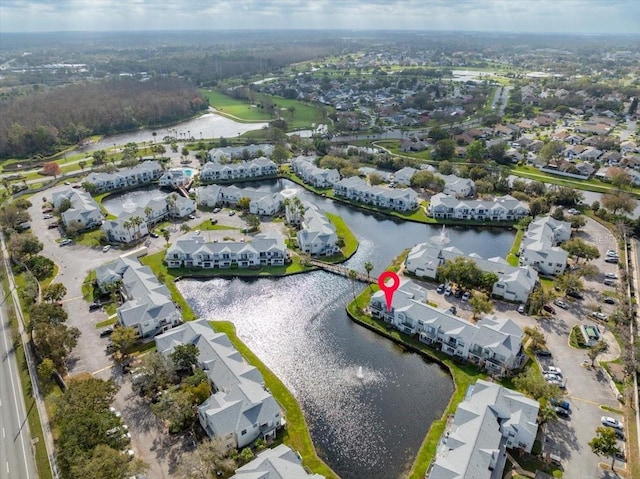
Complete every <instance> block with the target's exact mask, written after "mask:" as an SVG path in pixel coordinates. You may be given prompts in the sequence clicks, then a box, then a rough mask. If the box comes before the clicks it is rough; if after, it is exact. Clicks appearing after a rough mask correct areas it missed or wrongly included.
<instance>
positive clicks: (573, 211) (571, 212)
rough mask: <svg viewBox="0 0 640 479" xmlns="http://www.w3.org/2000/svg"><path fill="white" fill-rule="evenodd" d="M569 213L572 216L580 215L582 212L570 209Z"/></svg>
mask: <svg viewBox="0 0 640 479" xmlns="http://www.w3.org/2000/svg"><path fill="white" fill-rule="evenodd" d="M567 213H569V214H570V215H579V214H580V212H579V211H578V210H577V209H575V208H571V209H568V210H567Z"/></svg>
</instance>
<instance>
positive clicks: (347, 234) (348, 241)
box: [326, 213, 358, 262]
mask: <svg viewBox="0 0 640 479" xmlns="http://www.w3.org/2000/svg"><path fill="white" fill-rule="evenodd" d="M326 215H327V218H329V221H331V223H332V224H333V226H334V227H335V228H336V234H337V235H338V238H342V239H343V240H344V248H342V254H341V255H339V256H338V257H337V258H336V260H333V258H327V260H329V261H332V260H333V261H332V262H339V261H345V260H347V259H349V258H351V257H352V256H353V255H354V254H355V252H356V251H357V250H358V240H357V239H356V237H355V236H354V235H353V233H352V232H351V230H350V229H349V226H347V223H346V222H345V221H344V220H343V219H342V218H341V217H340V216H338V215H334V214H331V213H326Z"/></svg>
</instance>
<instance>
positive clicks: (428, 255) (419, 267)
mask: <svg viewBox="0 0 640 479" xmlns="http://www.w3.org/2000/svg"><path fill="white" fill-rule="evenodd" d="M458 257H465V258H469V259H471V260H473V261H474V263H475V264H476V266H477V267H478V268H480V269H481V270H482V271H485V272H490V273H495V274H496V275H497V276H498V280H497V281H496V282H495V283H494V284H493V289H492V291H491V294H492V295H493V296H496V297H499V298H503V299H506V300H507V301H514V302H519V303H526V302H527V300H528V299H529V295H530V294H531V293H532V292H533V289H534V288H535V286H536V284H538V273H537V271H535V270H534V269H533V268H531V267H529V266H511V265H509V264H508V263H507V262H506V261H505V259H504V258H500V257H494V258H488V259H484V258H482V257H481V256H479V255H477V254H475V253H472V254H469V255H467V254H465V253H463V252H462V251H460V250H459V249H457V248H456V247H454V246H447V247H443V246H441V245H435V244H432V243H420V244H418V245H416V246H414V247H413V248H412V249H411V251H410V252H409V254H408V255H407V259H406V260H405V268H406V270H407V271H408V272H410V273H412V274H415V275H416V276H419V277H422V278H429V279H436V275H437V272H438V267H439V266H441V265H444V264H445V262H446V261H455V259H456V258H458Z"/></svg>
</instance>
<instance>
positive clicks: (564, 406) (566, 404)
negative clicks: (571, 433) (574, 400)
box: [551, 398, 571, 411]
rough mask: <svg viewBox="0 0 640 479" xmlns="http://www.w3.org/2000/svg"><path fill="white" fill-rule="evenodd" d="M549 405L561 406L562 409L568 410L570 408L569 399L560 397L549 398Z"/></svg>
mask: <svg viewBox="0 0 640 479" xmlns="http://www.w3.org/2000/svg"><path fill="white" fill-rule="evenodd" d="M551 405H552V406H556V407H559V408H562V409H564V410H566V411H570V410H571V406H570V405H569V401H564V400H562V399H555V398H552V399H551Z"/></svg>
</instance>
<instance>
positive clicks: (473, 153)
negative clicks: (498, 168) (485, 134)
mask: <svg viewBox="0 0 640 479" xmlns="http://www.w3.org/2000/svg"><path fill="white" fill-rule="evenodd" d="M484 155H485V149H484V143H483V142H482V141H481V140H474V141H472V142H471V143H470V144H469V146H467V159H468V160H469V161H470V162H472V163H480V162H481V161H482V160H483V159H484Z"/></svg>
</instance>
